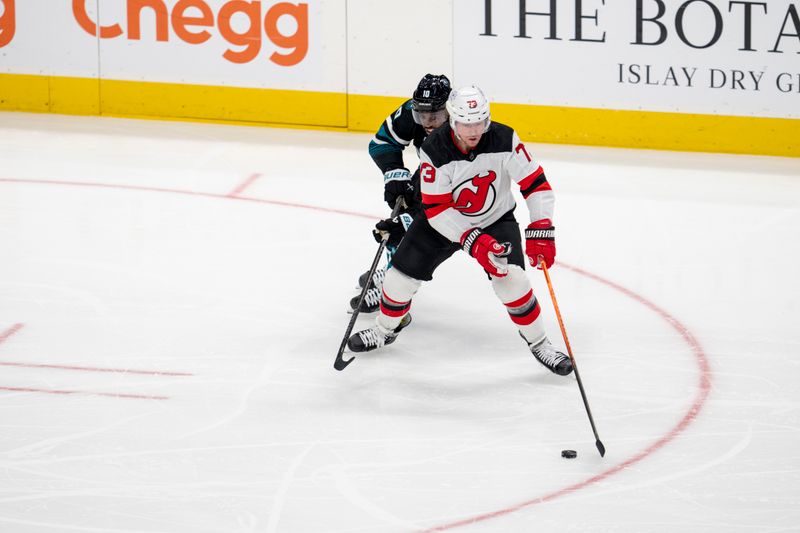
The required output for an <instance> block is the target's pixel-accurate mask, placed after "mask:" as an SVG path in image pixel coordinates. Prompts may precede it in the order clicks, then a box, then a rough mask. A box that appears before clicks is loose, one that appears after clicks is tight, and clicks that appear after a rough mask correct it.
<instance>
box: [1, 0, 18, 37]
mask: <svg viewBox="0 0 800 533" xmlns="http://www.w3.org/2000/svg"><path fill="white" fill-rule="evenodd" d="M16 31H17V20H16V18H15V15H14V0H0V48H2V47H4V46H5V45H7V44H8V43H10V42H11V40H12V39H13V38H14V33H15V32H16Z"/></svg>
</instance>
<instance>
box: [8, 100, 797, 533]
mask: <svg viewBox="0 0 800 533" xmlns="http://www.w3.org/2000/svg"><path fill="white" fill-rule="evenodd" d="M369 139H370V135H362V134H352V133H341V132H320V131H299V130H290V129H268V128H256V127H239V126H221V125H208V124H184V123H179V122H157V121H136V120H121V119H111V118H79V117H63V116H54V115H30V114H16V113H4V114H0V531H2V532H3V533H6V532H9V533H51V532H58V533H62V532H63V533H68V532H102V533H122V532H124V533H134V532H137V533H138V532H141V533H144V532H146V533H156V532H159V533H161V532H167V533H244V532H259V533H267V532H269V533H271V532H298V533H305V532H330V533H345V532H353V533H356V532H358V533H366V532H389V533H394V532H420V531H458V532H462V531H463V532H533V531H535V532H545V533H546V532H602V533H607V532H619V533H643V532H658V533H667V532H669V533H674V532H708V531H711V532H726V533H727V532H737V533H738V532H759V533H777V532H788V531H800V388H798V382H799V381H800V358H799V356H800V327H798V322H800V303H798V300H799V297H800V291H798V288H799V286H800V284H799V283H798V277H799V276H800V271H799V270H798V261H799V260H800V159H788V158H787V159H781V158H770V157H751V156H734V155H711V154H688V153H674V152H651V151H636V150H622V149H600V148H581V147H568V146H553V145H543V144H533V143H529V144H528V150H529V152H530V153H532V154H533V155H534V157H536V158H537V159H538V160H539V161H540V162H541V163H542V164H543V166H544V168H545V170H546V172H547V176H548V178H549V180H550V182H551V184H552V185H553V188H554V190H555V191H556V196H557V203H556V228H557V243H558V257H557V265H556V266H555V267H554V268H553V269H552V271H551V274H552V277H553V283H554V287H555V291H556V296H557V298H558V303H559V304H560V307H561V310H562V313H563V316H564V320H565V324H566V328H567V332H568V334H569V339H570V341H571V345H572V347H573V350H574V352H575V356H576V359H577V361H578V365H579V370H580V372H581V377H582V380H583V384H584V386H585V389H586V393H587V395H588V399H589V404H590V406H591V410H592V413H593V415H594V419H595V422H596V425H597V430H598V433H599V435H600V438H601V439H602V442H603V443H604V444H605V447H606V448H607V450H608V452H607V454H606V456H605V457H604V458H601V457H600V456H599V454H598V452H597V450H596V448H595V439H594V435H593V433H592V430H591V426H590V424H589V419H588V417H587V415H586V411H585V410H584V406H583V403H582V401H581V396H580V393H579V389H578V385H577V382H576V380H575V378H574V376H571V377H569V378H562V377H559V376H555V375H552V374H550V373H548V372H547V371H546V370H545V369H544V368H543V367H542V366H540V365H539V364H538V363H537V362H536V361H535V360H534V359H533V358H532V357H531V355H530V354H529V353H528V351H527V349H526V346H525V345H524V343H523V342H522V341H521V340H520V339H519V337H518V336H517V335H516V333H515V328H514V327H513V324H512V323H511V322H510V320H509V319H508V317H507V315H505V312H504V310H503V308H502V306H501V305H500V303H499V302H498V301H497V300H496V298H495V296H494V294H493V292H492V290H491V287H490V285H489V283H488V282H487V281H486V278H485V276H484V274H483V273H482V270H481V269H480V267H479V266H478V265H477V263H475V262H474V260H472V259H471V258H468V257H466V256H465V255H464V254H462V253H458V254H457V255H456V256H454V257H453V258H452V259H450V260H449V261H448V262H446V263H445V264H444V265H443V266H442V267H441V268H440V270H438V271H437V273H436V276H435V278H434V280H433V281H432V282H430V283H427V284H425V285H424V286H423V287H422V289H421V290H420V292H419V293H418V295H417V297H416V298H415V300H414V305H413V308H412V314H413V316H414V323H413V324H412V325H411V326H410V327H409V328H408V329H407V330H405V331H404V332H403V333H402V334H401V335H400V337H398V339H397V341H396V342H395V343H394V344H393V345H392V346H390V347H387V348H386V349H384V350H381V351H377V352H373V353H369V354H362V355H359V356H358V357H357V358H356V360H355V361H354V362H353V363H352V364H351V365H350V366H349V367H347V369H346V370H344V371H343V372H337V371H335V370H334V369H333V367H332V364H333V360H334V357H335V355H336V349H337V348H338V346H339V343H340V342H341V339H342V335H343V334H344V330H345V328H346V326H347V322H348V320H349V315H347V314H346V313H345V309H346V306H347V302H348V300H349V299H350V298H351V297H352V296H354V295H355V294H356V291H355V289H354V287H355V283H356V278H357V276H358V275H359V274H360V273H361V272H363V271H364V270H365V269H366V268H367V267H368V266H369V263H370V261H371V259H372V257H373V255H374V252H375V249H376V246H377V245H376V244H375V243H374V241H373V240H372V238H371V235H370V228H371V226H372V224H374V221H376V220H377V219H378V218H379V217H382V216H385V215H386V214H387V213H388V208H387V207H386V206H385V204H383V202H382V180H381V176H380V174H379V173H378V171H377V168H376V167H375V166H374V164H373V163H372V161H371V160H370V158H369V156H368V154H367V143H368V142H369ZM408 160H409V162H410V164H412V165H413V164H414V162H413V158H411V157H410V156H409V159H408ZM517 215H518V218H519V220H520V221H525V220H526V219H527V214H526V213H525V211H524V207H520V209H519V210H518V211H517ZM528 275H529V276H530V278H531V280H532V282H533V285H534V289H535V291H536V294H537V296H538V298H539V301H540V302H541V304H542V306H543V309H544V317H545V320H546V326H547V329H548V332H549V336H550V338H551V339H552V340H553V342H554V343H555V344H556V345H558V346H563V340H562V338H561V333H560V330H559V327H558V324H557V322H556V319H555V314H554V313H553V306H552V304H551V300H550V297H549V293H548V291H547V287H546V285H545V282H544V278H543V276H542V273H541V272H539V271H536V270H529V271H528ZM372 320H374V317H373V316H368V315H367V316H362V317H359V320H358V324H357V329H358V328H363V327H368V326H369V325H371V323H372ZM562 449H574V450H576V451H577V452H578V457H577V458H576V459H572V460H567V459H562V458H561V456H560V452H561V450H562Z"/></svg>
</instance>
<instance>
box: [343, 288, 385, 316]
mask: <svg viewBox="0 0 800 533" xmlns="http://www.w3.org/2000/svg"><path fill="white" fill-rule="evenodd" d="M360 297H361V295H360V294H359V295H358V296H354V297H353V298H351V299H350V309H351V310H350V312H351V313H352V312H353V311H355V309H356V306H357V305H358V299H359V298H360ZM380 303H381V288H380V286H378V287H372V288H370V289H368V290H367V294H365V295H364V301H363V302H361V310H360V312H361V313H374V312H375V311H377V310H378V307H379V306H380Z"/></svg>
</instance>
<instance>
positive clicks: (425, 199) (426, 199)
mask: <svg viewBox="0 0 800 533" xmlns="http://www.w3.org/2000/svg"><path fill="white" fill-rule="evenodd" d="M452 202H453V194H452V193H449V192H448V193H444V194H425V193H422V203H423V204H446V203H452Z"/></svg>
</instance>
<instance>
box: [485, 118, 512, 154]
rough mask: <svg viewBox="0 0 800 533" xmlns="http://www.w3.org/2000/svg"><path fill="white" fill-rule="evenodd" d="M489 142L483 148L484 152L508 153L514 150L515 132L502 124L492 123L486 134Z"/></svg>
mask: <svg viewBox="0 0 800 533" xmlns="http://www.w3.org/2000/svg"><path fill="white" fill-rule="evenodd" d="M486 135H487V139H486V140H487V142H486V144H485V146H484V147H483V151H484V152H508V151H510V150H511V149H512V146H511V143H512V142H513V140H514V130H513V129H512V128H510V127H509V126H506V125H505V124H501V123H500V122H492V125H491V126H490V127H489V131H488V132H486Z"/></svg>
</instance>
